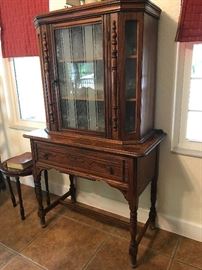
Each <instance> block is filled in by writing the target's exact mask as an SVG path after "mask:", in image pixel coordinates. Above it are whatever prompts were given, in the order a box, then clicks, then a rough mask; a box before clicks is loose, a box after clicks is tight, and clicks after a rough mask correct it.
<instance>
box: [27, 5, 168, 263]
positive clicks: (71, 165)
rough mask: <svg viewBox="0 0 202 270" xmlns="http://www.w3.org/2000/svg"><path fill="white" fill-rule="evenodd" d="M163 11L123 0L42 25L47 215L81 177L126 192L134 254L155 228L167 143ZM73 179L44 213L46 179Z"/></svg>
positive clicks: (40, 139) (69, 12)
mask: <svg viewBox="0 0 202 270" xmlns="http://www.w3.org/2000/svg"><path fill="white" fill-rule="evenodd" d="M159 16H160V9H159V8H158V7H156V6H155V5H154V4H152V3H151V2H149V1H147V0H118V1H114V0H113V1H112V0H109V1H103V2H97V3H94V4H86V5H83V6H78V7H74V8H69V9H64V10H58V11H54V12H51V13H47V14H44V15H39V16H37V17H36V19H35V25H36V29H37V35H38V39H39V47H40V55H41V67H42V77H43V88H44V99H45V108H46V122H47V128H46V130H45V131H36V132H32V133H31V134H28V135H25V137H27V138H29V139H30V141H31V147H32V155H33V174H34V182H35V191H36V197H37V200H38V205H39V216H40V220H41V224H42V226H44V225H45V215H46V214H47V213H48V212H49V211H50V210H51V209H52V208H53V207H54V206H56V205H57V204H58V203H60V202H61V201H64V199H65V198H66V197H68V196H71V199H72V202H73V203H75V202H76V193H75V192H76V189H75V185H74V181H75V179H74V176H82V177H84V178H86V179H89V180H99V181H105V182H106V183H108V184H109V185H110V186H112V187H115V188H117V189H119V190H120V191H121V192H122V193H123V195H124V197H125V198H126V200H127V201H128V204H129V208H130V231H131V243H130V248H129V252H130V255H131V259H132V265H133V266H136V256H137V250H138V245H139V242H140V240H141V238H142V236H143V234H144V232H145V230H146V228H147V227H148V225H149V224H153V225H154V223H155V217H156V209H155V202H156V188H157V177H158V153H159V144H160V143H161V141H162V140H163V139H164V137H165V133H164V132H163V131H161V130H155V129H154V109H155V107H154V104H155V102H154V101H155V78H156V50H157V32H158V19H159ZM51 168H54V169H56V170H58V171H60V172H63V173H68V174H69V175H70V189H69V191H68V192H67V193H65V194H64V195H63V196H62V197H61V198H59V199H58V200H56V201H54V202H53V203H52V204H50V205H48V206H47V207H44V206H43V200H42V192H41V172H42V171H43V170H47V169H51ZM149 182H151V187H152V188H151V209H150V214H149V218H148V221H147V222H146V224H145V227H144V229H143V232H142V233H141V234H140V235H139V236H138V235H137V209H138V198H139V195H140V194H141V193H142V192H143V190H144V189H145V187H146V186H147V185H148V183H149Z"/></svg>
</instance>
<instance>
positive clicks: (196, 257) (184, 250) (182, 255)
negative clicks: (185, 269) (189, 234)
mask: <svg viewBox="0 0 202 270" xmlns="http://www.w3.org/2000/svg"><path fill="white" fill-rule="evenodd" d="M175 259H177V260H179V261H181V262H184V263H187V264H189V265H192V266H194V267H198V268H200V269H202V243H201V242H198V241H194V240H191V239H188V238H181V239H180V242H179V246H178V249H177V252H176V256H175Z"/></svg>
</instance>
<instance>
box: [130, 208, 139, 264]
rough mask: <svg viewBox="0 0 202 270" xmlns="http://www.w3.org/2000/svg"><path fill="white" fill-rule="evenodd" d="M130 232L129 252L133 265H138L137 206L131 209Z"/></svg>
mask: <svg viewBox="0 0 202 270" xmlns="http://www.w3.org/2000/svg"><path fill="white" fill-rule="evenodd" d="M130 233H131V241H130V246H129V254H130V257H131V263H132V267H133V268H135V267H136V266H137V252H138V243H137V207H135V208H132V209H130Z"/></svg>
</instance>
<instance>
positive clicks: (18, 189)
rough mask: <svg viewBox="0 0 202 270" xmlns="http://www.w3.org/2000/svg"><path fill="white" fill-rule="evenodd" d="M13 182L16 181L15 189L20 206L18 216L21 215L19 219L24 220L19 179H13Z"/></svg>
mask: <svg viewBox="0 0 202 270" xmlns="http://www.w3.org/2000/svg"><path fill="white" fill-rule="evenodd" d="M15 180H16V187H17V192H18V198H19V204H20V215H21V219H22V220H24V219H25V211H24V207H23V201H22V192H21V187H20V178H19V177H15Z"/></svg>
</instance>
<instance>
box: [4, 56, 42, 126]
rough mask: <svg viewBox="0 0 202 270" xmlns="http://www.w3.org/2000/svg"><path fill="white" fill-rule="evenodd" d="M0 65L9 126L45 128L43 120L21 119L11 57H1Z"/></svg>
mask: <svg viewBox="0 0 202 270" xmlns="http://www.w3.org/2000/svg"><path fill="white" fill-rule="evenodd" d="M2 65H3V73H4V74H3V83H4V89H5V100H6V107H7V112H8V125H9V128H12V129H19V130H28V131H29V130H30V131H31V130H34V129H42V128H45V126H46V123H45V122H38V121H31V120H29V121H28V120H23V119H21V114H20V104H19V98H18V93H17V85H16V81H15V72H14V65H13V58H2Z"/></svg>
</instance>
